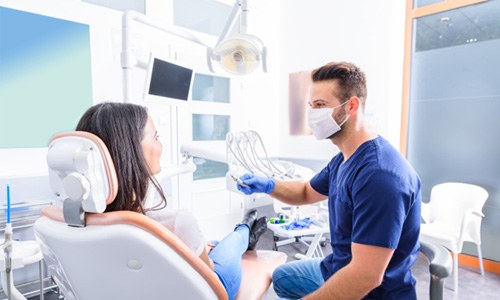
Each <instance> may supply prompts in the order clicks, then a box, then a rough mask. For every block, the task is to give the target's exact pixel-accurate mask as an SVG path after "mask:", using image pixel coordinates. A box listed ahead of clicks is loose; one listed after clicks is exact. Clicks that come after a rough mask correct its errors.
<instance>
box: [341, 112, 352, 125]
mask: <svg viewBox="0 0 500 300" xmlns="http://www.w3.org/2000/svg"><path fill="white" fill-rule="evenodd" d="M350 116H351V115H347V116H346V117H345V119H344V121H342V123H340V124H339V127H342V125H344V123H345V122H347V120H348V119H349V117H350Z"/></svg>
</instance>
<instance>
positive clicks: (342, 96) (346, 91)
mask: <svg viewBox="0 0 500 300" xmlns="http://www.w3.org/2000/svg"><path fill="white" fill-rule="evenodd" d="M311 79H312V81H313V82H318V81H326V80H336V81H337V83H338V85H339V89H340V92H339V94H338V95H335V96H337V98H339V100H340V101H341V103H344V102H346V101H347V100H349V99H350V98H351V97H354V96H355V97H358V98H359V100H361V102H362V103H365V101H366V97H367V91H366V76H365V73H364V72H363V71H361V69H360V68H359V67H357V66H356V65H354V64H352V63H349V62H345V61H341V62H331V63H328V64H326V65H324V66H322V67H319V68H318V69H316V70H314V71H313V72H312V75H311Z"/></svg>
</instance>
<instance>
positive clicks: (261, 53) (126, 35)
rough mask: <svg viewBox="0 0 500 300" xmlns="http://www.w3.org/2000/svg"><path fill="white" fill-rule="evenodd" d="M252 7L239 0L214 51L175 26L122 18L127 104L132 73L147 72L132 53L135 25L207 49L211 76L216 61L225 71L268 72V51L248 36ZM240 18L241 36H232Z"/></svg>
mask: <svg viewBox="0 0 500 300" xmlns="http://www.w3.org/2000/svg"><path fill="white" fill-rule="evenodd" d="M247 14H248V5H247V1H246V0H236V1H235V3H234V5H233V9H232V10H231V14H230V15H229V18H228V20H227V22H226V25H225V26H224V29H223V30H222V34H221V35H220V37H219V39H218V41H217V43H216V45H215V46H214V47H213V48H211V47H210V46H208V45H207V44H205V43H204V42H203V41H201V40H200V39H199V38H198V37H196V36H195V35H193V34H192V33H190V32H187V31H184V30H181V29H179V28H175V27H171V26H167V27H166V26H163V25H161V24H158V23H156V22H155V21H153V20H151V19H149V18H148V17H146V16H145V15H144V14H141V13H138V12H136V11H133V10H128V11H126V12H125V13H124V14H123V18H122V57H121V64H122V70H123V95H124V100H125V102H130V101H131V100H132V70H133V69H134V68H136V67H141V68H146V67H147V64H146V63H145V62H142V61H139V60H138V59H137V58H136V57H135V55H134V54H133V52H132V37H131V35H132V31H131V30H132V27H133V24H134V23H136V22H137V23H141V24H144V25H147V26H149V27H151V28H155V29H157V30H159V31H163V32H166V33H169V34H172V35H175V36H178V37H180V38H183V39H186V40H188V41H191V42H194V43H196V44H200V45H202V46H204V47H206V48H207V64H208V68H209V69H210V71H211V72H213V73H215V71H214V69H213V66H212V60H213V61H217V62H218V63H219V64H220V66H221V68H222V69H224V70H225V71H227V72H229V73H232V74H236V75H245V74H248V73H250V72H252V71H255V70H256V69H257V68H258V67H259V65H260V64H262V69H263V71H264V72H267V66H266V53H267V50H266V47H265V46H264V44H263V43H262V41H261V40H260V39H259V38H258V37H256V36H254V35H251V34H247V33H246V28H247ZM238 16H240V26H239V33H238V34H235V35H232V36H228V35H229V32H230V31H231V30H232V28H233V27H234V23H235V22H236V19H237V18H238Z"/></svg>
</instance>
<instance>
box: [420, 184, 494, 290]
mask: <svg viewBox="0 0 500 300" xmlns="http://www.w3.org/2000/svg"><path fill="white" fill-rule="evenodd" d="M487 198H488V192H487V191H486V190H485V189H484V188H482V187H480V186H477V185H473V184H468V183H459V182H446V183H441V184H438V185H436V186H434V187H433V188H432V190H431V198H430V201H429V203H422V219H423V220H424V222H425V224H422V225H421V229H420V237H421V238H422V239H424V240H427V241H430V242H434V243H437V244H440V245H442V246H444V247H446V248H448V249H449V250H450V251H451V252H453V280H454V282H453V284H454V290H455V291H458V253H461V252H462V247H463V243H464V242H473V243H475V244H476V245H477V252H478V259H479V266H480V269H481V274H482V275H483V274H484V268H483V258H482V252H481V220H482V218H483V217H484V215H483V213H482V211H481V210H482V208H483V205H484V203H485V202H486V199H487Z"/></svg>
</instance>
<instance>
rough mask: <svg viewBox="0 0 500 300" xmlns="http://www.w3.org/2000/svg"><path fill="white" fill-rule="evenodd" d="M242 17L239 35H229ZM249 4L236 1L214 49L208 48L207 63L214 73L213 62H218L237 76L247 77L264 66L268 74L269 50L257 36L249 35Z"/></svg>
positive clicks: (240, 0)
mask: <svg viewBox="0 0 500 300" xmlns="http://www.w3.org/2000/svg"><path fill="white" fill-rule="evenodd" d="M238 15H239V16H240V27H239V33H238V34H235V35H231V36H228V35H229V32H230V31H231V30H232V28H233V27H234V23H235V21H236V19H237V18H238ZM247 16H248V3H247V1H246V0H236V1H235V3H234V6H233V9H232V11H231V14H230V16H229V18H228V20H227V22H226V25H225V26H224V29H223V31H222V33H221V36H220V37H219V40H218V41H217V44H216V45H215V47H214V48H208V51H207V53H208V54H207V62H208V67H209V69H210V71H212V72H214V69H213V67H212V60H213V61H217V62H218V63H219V64H220V66H221V67H222V69H224V70H225V71H227V72H229V73H232V74H235V75H245V74H248V73H251V72H253V71H255V70H256V69H257V68H258V67H259V65H261V64H262V69H263V71H264V72H267V66H266V56H267V50H266V47H265V46H264V43H263V42H262V41H261V40H260V39H259V38H258V37H256V36H254V35H251V34H247V33H246V30H247Z"/></svg>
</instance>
